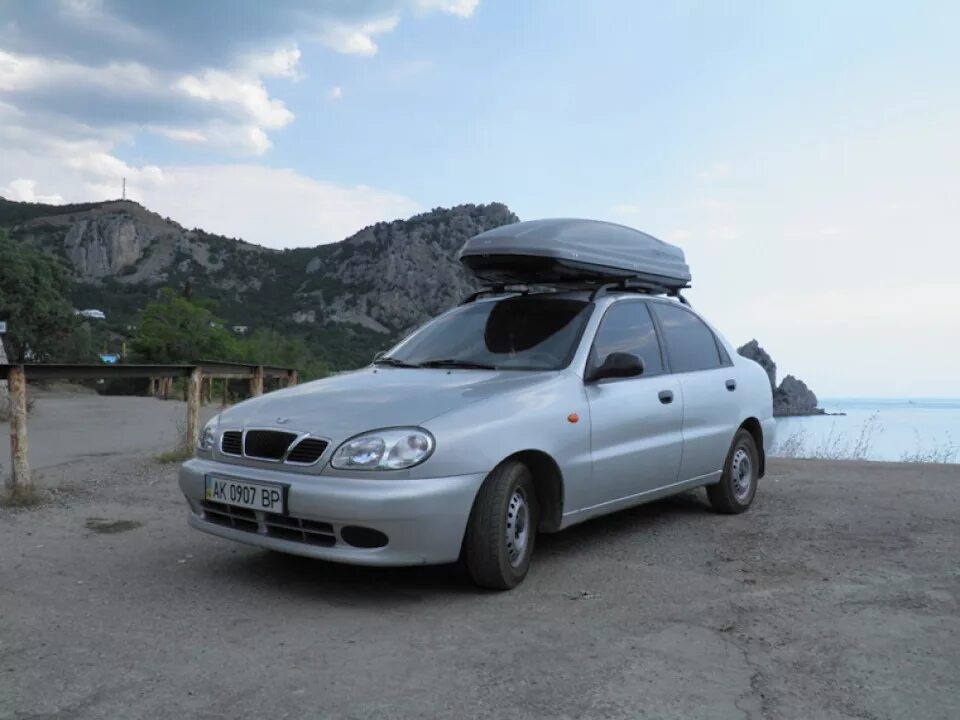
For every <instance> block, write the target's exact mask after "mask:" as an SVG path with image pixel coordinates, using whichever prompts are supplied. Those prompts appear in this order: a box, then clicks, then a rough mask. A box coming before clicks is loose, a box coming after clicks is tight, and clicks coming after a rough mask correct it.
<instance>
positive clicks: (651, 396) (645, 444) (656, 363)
mask: <svg viewBox="0 0 960 720" xmlns="http://www.w3.org/2000/svg"><path fill="white" fill-rule="evenodd" d="M612 352H628V353H631V354H633V355H636V356H638V357H640V358H642V359H643V363H644V368H645V369H644V372H643V374H642V375H640V376H638V377H632V378H608V379H605V380H600V381H597V382H592V383H587V384H586V386H585V389H586V395H587V400H588V402H589V403H590V427H591V450H592V457H593V474H592V481H591V486H590V491H589V492H588V493H587V497H588V499H589V501H590V502H589V503H588V507H595V506H599V505H604V504H607V503H612V502H615V501H617V500H621V499H624V498H629V497H632V496H636V495H640V494H642V493H644V492H646V491H648V490H653V489H655V488H658V487H663V486H664V485H669V484H671V483H674V482H676V481H677V473H678V471H679V469H680V454H681V447H682V436H681V425H682V421H683V403H682V400H681V393H680V383H679V381H678V380H677V378H676V377H675V376H673V375H670V374H668V373H667V372H666V371H665V368H664V362H663V355H662V352H661V348H660V343H659V340H658V337H657V330H656V326H655V325H654V322H653V318H652V317H651V315H650V311H649V309H648V308H647V303H646V302H644V301H642V300H632V299H631V300H621V301H619V302H617V303H614V304H613V305H611V306H610V307H609V308H608V309H607V311H606V313H605V315H604V317H603V320H602V321H601V322H600V326H599V328H598V330H597V333H596V335H595V337H594V341H593V348H592V350H591V353H590V360H589V363H590V364H591V365H599V364H601V363H602V362H603V360H604V358H605V357H606V356H607V355H608V354H610V353H612Z"/></svg>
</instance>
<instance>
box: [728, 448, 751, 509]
mask: <svg viewBox="0 0 960 720" xmlns="http://www.w3.org/2000/svg"><path fill="white" fill-rule="evenodd" d="M730 474H731V475H732V476H733V496H734V497H735V498H736V499H737V500H738V501H739V502H743V501H744V500H746V499H747V497H749V495H750V490H751V489H752V488H753V461H752V460H751V459H750V453H748V452H747V451H746V450H745V449H744V448H742V447H739V448H737V449H736V451H735V452H734V453H733V461H732V462H731V463H730Z"/></svg>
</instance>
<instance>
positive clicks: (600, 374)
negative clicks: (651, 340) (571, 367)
mask: <svg viewBox="0 0 960 720" xmlns="http://www.w3.org/2000/svg"><path fill="white" fill-rule="evenodd" d="M643 370H644V367H643V358H639V357H637V356H636V355H632V354H631V353H625V352H612V353H610V354H609V355H607V357H606V358H604V360H603V364H601V365H600V367H597V368H594V370H593V372H591V373H590V375H589V377H588V378H587V379H588V380H589V381H591V382H596V381H597V380H604V379H606V378H628V377H637V376H638V375H643Z"/></svg>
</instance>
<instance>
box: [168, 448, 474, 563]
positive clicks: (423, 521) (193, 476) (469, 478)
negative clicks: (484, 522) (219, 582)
mask: <svg viewBox="0 0 960 720" xmlns="http://www.w3.org/2000/svg"><path fill="white" fill-rule="evenodd" d="M210 473H212V474H216V475H219V476H227V477H233V478H236V479H238V480H250V481H252V482H257V481H260V482H269V483H282V484H285V485H287V486H289V490H288V492H287V515H288V516H290V517H291V518H299V519H301V520H304V521H312V522H314V523H328V524H329V525H330V526H331V527H332V535H333V536H334V537H333V538H331V544H330V545H329V546H328V547H321V546H318V545H315V544H310V543H308V542H300V541H295V540H290V539H285V538H282V537H275V536H272V535H271V534H270V531H269V526H268V524H267V523H265V519H266V518H265V516H264V514H263V513H260V512H259V511H258V512H253V511H250V513H251V514H252V515H255V516H256V521H255V522H253V523H246V524H244V525H245V526H246V527H247V529H237V527H229V526H225V525H223V524H219V523H217V522H214V521H213V520H214V516H213V515H212V514H211V515H209V516H208V513H206V512H205V510H204V502H205V498H204V493H205V482H204V478H205V476H206V475H207V474H210ZM485 477H486V475H485V474H483V473H480V474H472V475H457V476H453V477H441V478H429V479H423V480H384V479H369V480H368V479H362V478H361V479H357V478H338V477H328V476H325V475H302V474H294V473H285V472H282V471H277V470H270V469H261V468H253V467H245V466H239V465H229V464H225V463H219V462H215V461H212V460H204V459H201V458H194V459H192V460H188V461H187V462H185V463H184V464H183V466H182V467H181V468H180V490H181V491H183V494H184V496H186V498H187V502H188V503H189V505H190V517H189V522H190V525H191V526H192V527H195V528H197V529H198V530H202V531H203V532H207V533H210V534H211V535H218V536H219V537H223V538H227V539H229V540H235V541H237V542H242V543H246V544H248V545H257V546H259V547H265V548H269V549H271V550H278V551H280V552H286V553H291V554H294V555H305V556H307V557H314V558H320V559H323V560H333V561H336V562H344V563H351V564H354V565H381V566H386V565H433V564H442V563H447V562H453V561H455V560H456V559H457V557H458V556H459V554H460V546H461V544H462V542H463V534H464V531H465V529H466V526H467V519H468V518H469V516H470V510H471V508H472V507H473V500H474V498H475V497H476V495H477V491H478V490H479V489H480V486H481V485H482V484H483V480H484V478H485ZM348 526H359V527H363V528H370V529H373V530H377V531H379V532H381V533H383V534H385V535H386V536H387V544H386V545H385V546H383V547H379V548H359V547H354V546H352V545H350V544H349V543H347V542H346V541H345V540H344V539H343V537H342V536H341V530H342V528H344V527H348Z"/></svg>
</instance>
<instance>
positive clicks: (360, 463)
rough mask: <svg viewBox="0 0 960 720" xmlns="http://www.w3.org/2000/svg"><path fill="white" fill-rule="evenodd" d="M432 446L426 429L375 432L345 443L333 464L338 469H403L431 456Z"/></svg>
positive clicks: (430, 436)
mask: <svg viewBox="0 0 960 720" xmlns="http://www.w3.org/2000/svg"><path fill="white" fill-rule="evenodd" d="M433 447H434V442H433V435H431V434H430V433H428V432H427V431H426V430H420V429H418V428H393V429H390V430H375V431H373V432H369V433H364V434H363V435H357V436H356V437H354V438H351V439H349V440H347V441H346V442H345V443H343V445H341V446H340V447H338V448H337V451H336V452H335V453H334V454H333V459H332V460H331V461H330V464H331V465H332V466H333V467H335V468H337V469H338V470H403V469H404V468H409V467H413V466H414V465H419V464H420V463H422V462H423V461H424V460H426V459H427V458H428V457H430V453H432V452H433Z"/></svg>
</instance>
